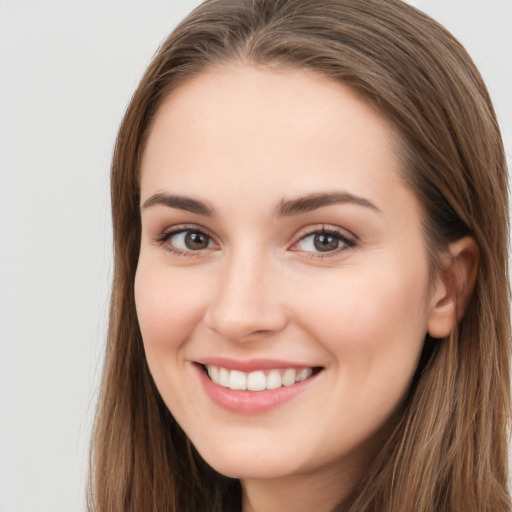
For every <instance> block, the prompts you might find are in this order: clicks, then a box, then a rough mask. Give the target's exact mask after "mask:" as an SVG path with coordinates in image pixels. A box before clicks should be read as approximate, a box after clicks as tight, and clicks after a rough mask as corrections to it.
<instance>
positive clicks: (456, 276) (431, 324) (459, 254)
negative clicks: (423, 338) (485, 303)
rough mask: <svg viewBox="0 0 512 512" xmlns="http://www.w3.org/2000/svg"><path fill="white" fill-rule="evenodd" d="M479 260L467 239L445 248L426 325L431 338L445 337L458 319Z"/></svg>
mask: <svg viewBox="0 0 512 512" xmlns="http://www.w3.org/2000/svg"><path fill="white" fill-rule="evenodd" d="M479 257H480V251H479V249H478V246H477V245H476V242H475V240H474V239H473V238H472V237H470V236H466V237H464V238H461V239H459V240H456V241H455V242H452V243H451V244H449V246H448V250H447V252H446V254H444V255H443V256H442V257H441V268H440V269H439V270H438V275H437V276H436V280H435V285H434V290H433V293H432V297H431V302H430V311H429V316H428V322H427V329H428V333H429V334H430V336H432V337H433V338H444V337H445V336H448V335H449V334H450V333H451V332H452V330H453V329H454V327H455V326H456V325H457V323H458V322H459V320H460V319H461V318H462V316H463V314H464V311H465V310H466V306H467V305H468V302H469V299H470V298H471V295H472V293H473V288H474V286H475V281H476V275H477V271H478V262H479Z"/></svg>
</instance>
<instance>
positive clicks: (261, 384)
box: [247, 371, 267, 391]
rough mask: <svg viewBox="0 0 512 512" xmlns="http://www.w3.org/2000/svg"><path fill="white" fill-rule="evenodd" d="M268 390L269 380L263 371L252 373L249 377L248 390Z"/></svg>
mask: <svg viewBox="0 0 512 512" xmlns="http://www.w3.org/2000/svg"><path fill="white" fill-rule="evenodd" d="M266 388H267V379H266V378H265V374H264V373H263V372H261V371H258V372H251V373H249V375H248V376H247V389H248V390H249V391H262V390H263V389H266Z"/></svg>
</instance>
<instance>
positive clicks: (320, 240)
mask: <svg viewBox="0 0 512 512" xmlns="http://www.w3.org/2000/svg"><path fill="white" fill-rule="evenodd" d="M354 245H355V241H354V240H353V239H351V238H349V237H348V236H346V235H345V234H343V233H341V232H339V231H336V230H330V229H325V228H324V229H322V230H319V231H315V232H313V233H309V234H308V235H306V236H303V237H302V238H301V239H300V240H299V241H298V242H297V243H296V244H295V245H294V246H293V250H295V251H303V252H311V253H332V252H339V251H341V250H343V249H346V248H349V247H354Z"/></svg>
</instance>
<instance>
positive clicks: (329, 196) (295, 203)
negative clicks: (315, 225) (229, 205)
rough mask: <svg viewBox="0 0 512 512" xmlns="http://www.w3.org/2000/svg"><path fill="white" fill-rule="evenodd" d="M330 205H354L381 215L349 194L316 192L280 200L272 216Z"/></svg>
mask: <svg viewBox="0 0 512 512" xmlns="http://www.w3.org/2000/svg"><path fill="white" fill-rule="evenodd" d="M332 204H356V205H359V206H363V207H365V208H369V209H370V210H374V211H376V212H379V213H381V210H380V209H379V208H378V207H377V206H376V205H375V204H373V203H372V202H371V201H369V200H368V199H365V198H364V197H360V196H357V195H354V194H351V193H350V192H317V193H314V194H308V195H306V196H302V197H297V198H296V199H282V200H281V202H280V203H279V204H278V206H277V208H276V210H275V212H274V215H275V216H276V217H288V216H291V215H299V214H301V213H307V212H311V211H313V210H317V209H318V208H322V207H324V206H330V205H332Z"/></svg>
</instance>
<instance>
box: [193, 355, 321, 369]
mask: <svg viewBox="0 0 512 512" xmlns="http://www.w3.org/2000/svg"><path fill="white" fill-rule="evenodd" d="M194 362H195V363H198V364H202V365H203V366H208V365H213V366H221V367H222V368H227V369H228V370H238V371H240V372H245V373H250V372H255V371H257V370H282V369H286V368H293V369H294V370H302V369H303V368H314V367H319V365H315V364H313V365H311V364H301V363H296V362H292V361H285V360H279V359H250V360H247V361H246V360H242V359H230V358H227V357H207V358H204V359H197V360H195V361H194Z"/></svg>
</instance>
